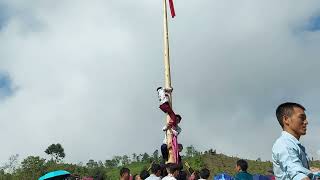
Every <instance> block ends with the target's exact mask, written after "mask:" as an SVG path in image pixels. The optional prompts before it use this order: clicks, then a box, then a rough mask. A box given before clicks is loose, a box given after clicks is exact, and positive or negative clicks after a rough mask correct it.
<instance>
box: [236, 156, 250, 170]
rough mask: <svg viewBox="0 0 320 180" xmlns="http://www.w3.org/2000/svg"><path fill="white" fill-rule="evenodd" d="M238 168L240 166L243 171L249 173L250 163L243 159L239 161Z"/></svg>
mask: <svg viewBox="0 0 320 180" xmlns="http://www.w3.org/2000/svg"><path fill="white" fill-rule="evenodd" d="M237 166H239V167H240V169H241V170H242V171H247V169H248V163H247V161H245V160H243V159H239V160H238V161H237Z"/></svg>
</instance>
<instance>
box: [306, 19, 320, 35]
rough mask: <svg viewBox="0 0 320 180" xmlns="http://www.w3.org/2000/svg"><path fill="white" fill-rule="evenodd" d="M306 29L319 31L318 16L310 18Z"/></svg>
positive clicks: (319, 20)
mask: <svg viewBox="0 0 320 180" xmlns="http://www.w3.org/2000/svg"><path fill="white" fill-rule="evenodd" d="M306 29H307V30H308V31H312V32H313V31H319V30H320V15H318V16H314V17H312V18H310V20H309V22H308V24H307V27H306Z"/></svg>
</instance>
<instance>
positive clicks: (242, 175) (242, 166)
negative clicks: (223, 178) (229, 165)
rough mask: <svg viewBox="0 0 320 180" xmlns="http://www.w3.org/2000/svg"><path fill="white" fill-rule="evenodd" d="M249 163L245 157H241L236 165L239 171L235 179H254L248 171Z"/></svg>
mask: <svg viewBox="0 0 320 180" xmlns="http://www.w3.org/2000/svg"><path fill="white" fill-rule="evenodd" d="M247 169H248V163H247V161H245V160H243V159H239V160H238V161H237V165H236V171H237V172H238V173H237V174H236V175H235V177H234V178H235V180H253V177H252V175H251V174H250V173H248V172H247Z"/></svg>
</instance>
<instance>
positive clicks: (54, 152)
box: [44, 143, 66, 162]
mask: <svg viewBox="0 0 320 180" xmlns="http://www.w3.org/2000/svg"><path fill="white" fill-rule="evenodd" d="M44 152H45V153H47V154H48V155H51V159H53V160H55V161H56V162H59V161H60V160H62V159H63V158H64V157H65V156H66V154H65V153H64V149H63V147H62V146H61V144H59V143H58V144H51V145H50V146H49V147H48V148H47V149H46V150H45V151H44Z"/></svg>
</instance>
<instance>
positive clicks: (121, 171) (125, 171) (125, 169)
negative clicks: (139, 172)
mask: <svg viewBox="0 0 320 180" xmlns="http://www.w3.org/2000/svg"><path fill="white" fill-rule="evenodd" d="M125 173H128V174H130V169H128V168H126V167H123V168H121V169H120V176H123V175H124V174H125Z"/></svg>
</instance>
